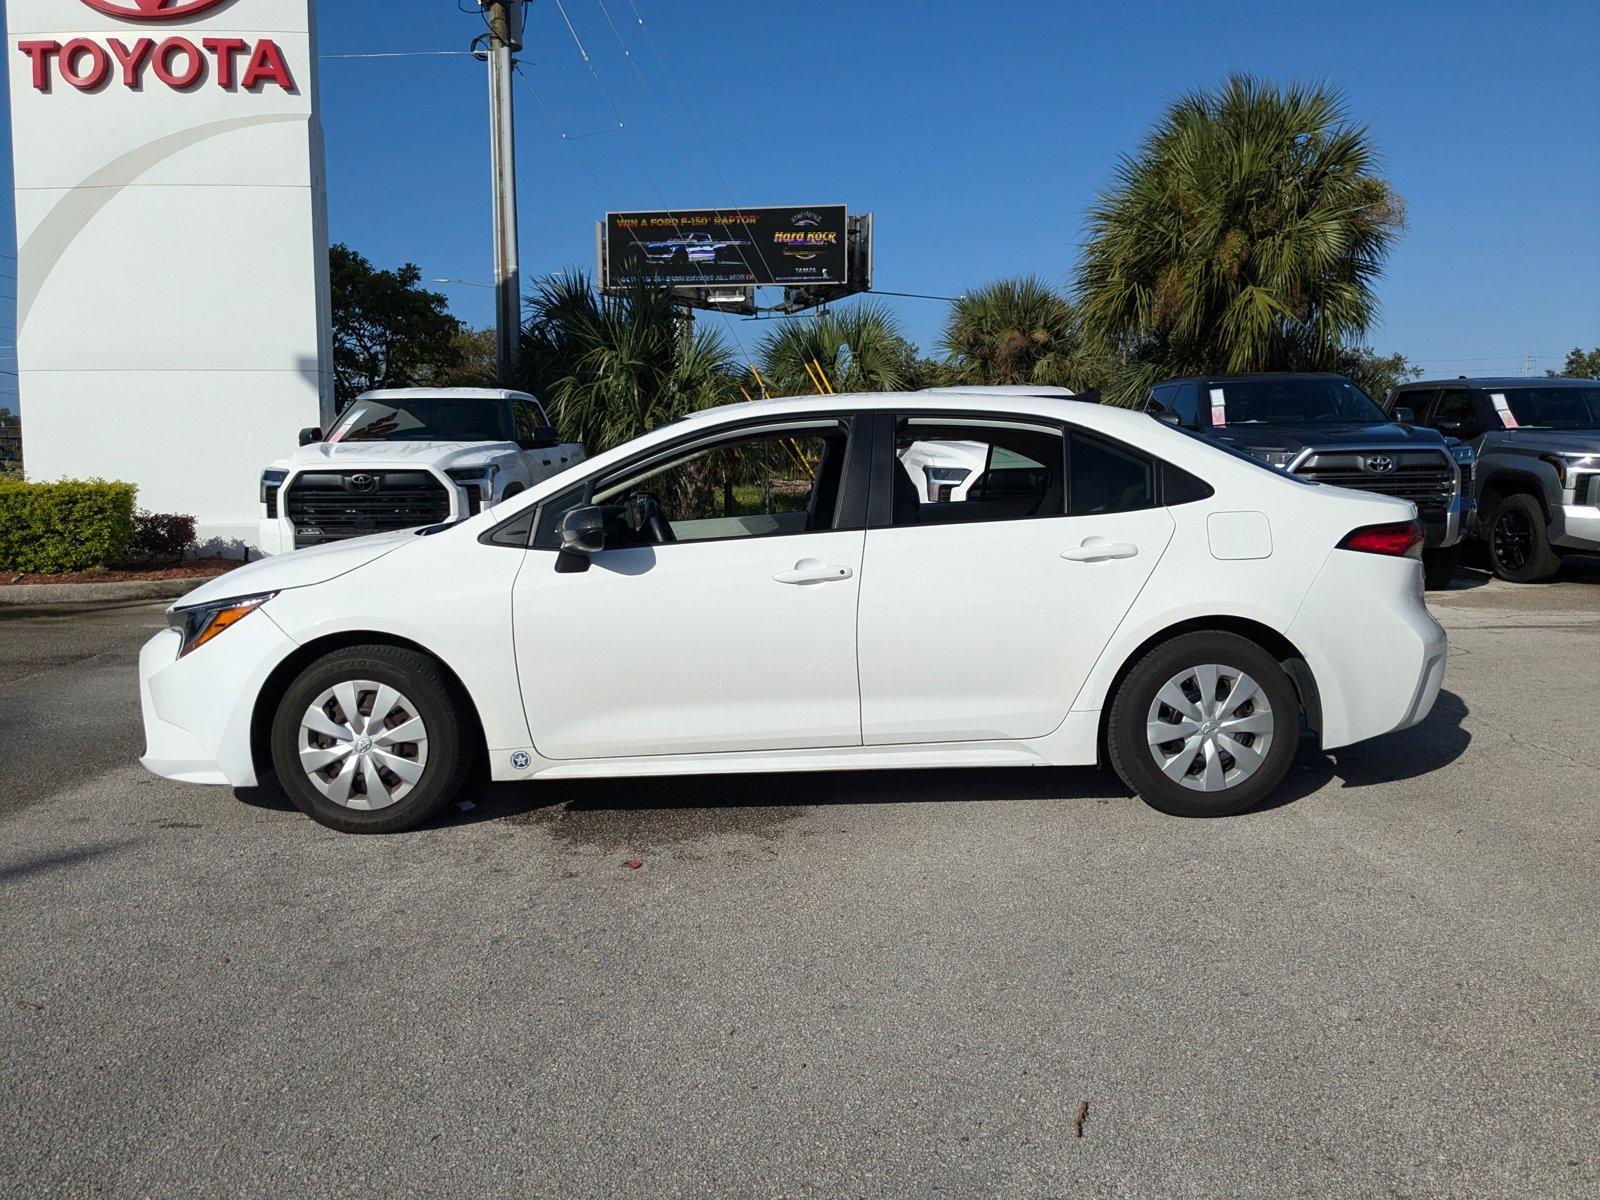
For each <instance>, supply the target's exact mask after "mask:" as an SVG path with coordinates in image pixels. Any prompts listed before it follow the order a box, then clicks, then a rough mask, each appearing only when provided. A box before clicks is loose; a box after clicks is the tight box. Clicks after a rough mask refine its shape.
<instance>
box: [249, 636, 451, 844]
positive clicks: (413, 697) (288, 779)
mask: <svg viewBox="0 0 1600 1200" xmlns="http://www.w3.org/2000/svg"><path fill="white" fill-rule="evenodd" d="M354 680H370V681H372V682H374V683H378V684H385V685H387V686H389V687H391V688H393V689H395V691H396V692H398V693H400V694H401V696H403V697H404V698H405V699H406V700H408V701H409V702H410V703H411V705H413V706H414V708H415V710H416V711H415V713H414V714H413V715H414V716H416V717H418V718H420V719H421V721H422V723H423V725H424V726H425V728H426V733H427V758H426V761H425V762H424V763H423V766H422V772H421V775H420V777H419V778H418V779H417V780H416V781H415V782H414V783H412V784H411V785H410V788H409V790H408V791H406V792H405V793H404V795H402V796H400V798H399V799H398V800H396V801H395V802H394V803H393V804H391V805H389V806H388V807H384V808H380V809H376V810H373V811H363V810H360V809H355V808H349V807H346V806H345V805H342V804H339V803H337V802H335V801H334V800H332V799H330V798H329V797H327V796H325V795H323V794H322V792H321V791H320V790H319V789H318V787H317V786H316V785H315V784H313V782H312V780H311V778H310V777H309V776H308V774H307V773H306V771H305V769H304V768H303V767H302V765H301V762H300V744H299V743H300V738H301V736H302V731H301V726H300V722H301V719H302V717H303V715H304V714H306V713H307V712H308V710H309V709H310V708H311V706H312V705H313V703H314V702H315V701H316V700H317V698H318V697H319V696H321V695H323V693H325V692H327V691H328V690H329V689H331V688H333V687H335V686H336V685H338V684H341V683H344V682H347V681H354ZM363 703H366V701H365V699H364V700H363ZM464 711H465V702H464V701H463V700H462V699H461V698H459V697H458V696H457V695H456V689H455V687H454V686H453V685H452V683H451V681H450V679H449V678H448V677H447V676H446V675H445V673H444V671H443V670H442V669H441V668H440V666H439V664H438V663H437V662H436V661H435V660H433V659H431V658H429V657H428V656H427V655H425V654H419V653H417V652H416V651H414V650H405V649H401V648H400V647H398V646H381V645H380V646H352V647H350V648H348V649H345V650H336V651H334V652H333V653H331V654H329V655H327V656H325V657H323V658H319V659H318V660H317V661H316V662H314V663H312V664H311V665H310V666H308V667H307V668H306V669H305V670H304V671H302V672H301V673H300V675H299V677H298V678H296V679H295V681H294V682H293V683H291V684H290V685H289V689H288V691H286V692H285V693H284V696H283V699H282V700H281V701H280V702H279V704H278V711H277V714H276V715H275V716H274V718H273V722H272V764H273V768H274V769H275V770H276V772H277V775H278V781H279V783H280V784H282V786H283V790H284V791H285V792H286V793H287V794H288V796H289V799H291V800H292V801H294V804H295V807H296V808H298V809H299V810H300V811H301V812H303V813H305V814H306V816H308V817H310V818H311V819H312V820H314V821H317V822H319V823H320V824H323V825H326V826H328V827H329V828H330V829H337V830H339V831H340V832H341V833H398V832H400V831H401V830H405V829H411V828H413V827H415V826H416V825H419V824H421V823H422V822H423V821H425V820H427V819H428V818H429V817H430V816H432V815H433V814H434V813H435V812H437V811H438V810H439V809H440V808H442V807H443V806H444V805H445V804H447V803H449V802H450V801H451V800H453V799H455V798H456V797H457V796H458V795H459V794H460V792H461V790H462V788H463V787H464V786H465V784H466V783H467V781H468V779H469V778H470V776H471V768H472V761H471V760H472V753H471V750H472V747H473V746H474V745H476V741H475V735H474V726H473V724H472V723H471V722H470V721H469V720H467V719H465V718H464V716H463V713H464ZM391 782H395V783H396V785H397V786H396V791H398V790H399V787H398V782H399V781H398V780H394V779H391ZM356 786H358V787H361V786H364V785H363V784H362V783H361V782H360V781H358V782H357V784H356Z"/></svg>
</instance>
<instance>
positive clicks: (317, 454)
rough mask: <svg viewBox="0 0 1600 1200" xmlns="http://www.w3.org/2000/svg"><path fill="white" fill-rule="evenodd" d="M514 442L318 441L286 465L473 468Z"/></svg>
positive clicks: (304, 467)
mask: <svg viewBox="0 0 1600 1200" xmlns="http://www.w3.org/2000/svg"><path fill="white" fill-rule="evenodd" d="M516 452H517V447H516V444H515V443H514V442H338V443H334V442H317V443H316V444H315V445H311V446H302V447H300V449H299V450H298V451H296V452H295V453H294V454H293V455H292V456H291V457H289V458H288V459H285V460H284V463H283V465H284V466H287V467H288V468H290V469H291V470H294V471H309V470H319V469H327V468H329V467H336V468H338V469H340V470H344V469H347V468H350V467H382V466H391V465H393V466H424V465H426V466H433V467H438V468H440V469H441V470H443V469H445V468H448V467H473V466H478V465H480V464H483V463H488V462H492V461H493V460H494V459H495V458H497V457H499V456H500V455H502V454H515V453H516Z"/></svg>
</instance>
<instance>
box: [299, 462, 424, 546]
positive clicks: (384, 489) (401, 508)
mask: <svg viewBox="0 0 1600 1200" xmlns="http://www.w3.org/2000/svg"><path fill="white" fill-rule="evenodd" d="M368 480H371V481H372V482H371V483H368V482H367V481H368ZM284 511H285V513H286V514H287V515H288V517H289V520H290V521H291V522H292V523H293V524H294V529H295V544H296V545H298V546H316V545H320V544H322V543H323V542H338V541H343V540H344V539H345V538H353V537H361V536H363V535H364V534H368V533H384V532H386V531H388V530H391V529H411V528H414V527H415V526H418V525H436V524H438V523H439V522H440V521H445V520H448V519H449V517H450V493H449V492H448V491H446V490H445V488H444V485H443V484H441V483H440V482H439V481H438V480H437V479H435V478H434V477H433V476H432V475H430V474H428V473H427V472H426V471H310V472H307V473H306V474H304V475H301V476H299V477H297V478H296V479H295V481H294V482H293V483H292V484H290V485H289V491H288V498H287V500H286V501H285V507H284Z"/></svg>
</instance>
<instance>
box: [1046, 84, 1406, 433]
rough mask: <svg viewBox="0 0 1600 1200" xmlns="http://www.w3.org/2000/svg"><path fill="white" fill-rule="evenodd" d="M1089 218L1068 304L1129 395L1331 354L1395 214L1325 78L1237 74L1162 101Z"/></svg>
mask: <svg viewBox="0 0 1600 1200" xmlns="http://www.w3.org/2000/svg"><path fill="white" fill-rule="evenodd" d="M1089 225H1090V237H1089V241H1088V244H1087V246H1086V247H1085V251H1084V254H1083V256H1082V259H1081V261H1080V264H1079V268H1078V273H1077V297H1078V305H1079V311H1080V313H1081V315H1082V317H1083V321H1084V324H1085V327H1086V329H1087V330H1088V331H1089V333H1090V335H1091V336H1093V337H1096V338H1099V339H1102V340H1103V341H1105V342H1107V343H1109V344H1111V345H1114V346H1115V347H1116V348H1117V352H1118V354H1119V355H1120V356H1122V357H1123V358H1124V359H1125V360H1126V362H1127V364H1128V365H1127V369H1125V370H1123V371H1122V372H1121V373H1120V374H1119V376H1118V378H1117V381H1116V383H1115V385H1114V398H1115V399H1118V400H1120V401H1123V402H1132V401H1134V400H1136V399H1137V398H1138V397H1139V396H1140V395H1142V394H1143V392H1144V389H1145V388H1147V387H1148V386H1149V384H1150V383H1152V382H1154V381H1155V380H1156V379H1157V378H1159V377H1162V376H1167V375H1180V374H1187V373H1190V372H1202V371H1272V370H1315V369H1332V368H1334V367H1336V366H1337V364H1338V362H1339V360H1340V356H1341V355H1342V354H1344V353H1346V351H1347V348H1348V347H1350V346H1352V345H1355V344H1357V342H1358V339H1359V338H1360V337H1361V335H1362V334H1363V333H1364V332H1365V331H1366V329H1367V328H1368V326H1369V325H1370V324H1371V323H1372V320H1373V318H1374V316H1375V314H1376V311H1377V300H1376V298H1375V296H1374V294H1373V285H1374V284H1375V282H1376V280H1377V278H1378V276H1379V273H1380V270H1381V268H1382V265H1383V261H1384V259H1385V257H1386V255H1387V253H1388V250H1389V247H1390V245H1391V244H1392V242H1393V240H1394V238H1395V237H1396V236H1397V235H1398V234H1399V232H1400V231H1401V230H1402V229H1403V228H1404V225H1405V214H1404V206H1403V204H1402V202H1401V200H1400V198H1399V197H1398V196H1397V195H1396V194H1395V193H1394V191H1393V190H1392V189H1391V188H1390V187H1389V185H1388V184H1387V183H1386V182H1385V181H1384V180H1383V179H1382V178H1381V177H1379V175H1378V174H1377V157H1376V153H1375V151H1374V147H1373V143H1372V139H1371V137H1370V136H1369V135H1368V132H1367V130H1366V128H1365V127H1363V126H1360V125H1356V124H1353V123H1352V122H1351V121H1350V119H1349V117H1348V115H1347V112H1346V110H1345V107H1344V103H1343V101H1342V99H1341V97H1340V96H1339V95H1338V93H1336V92H1333V91H1330V90H1328V89H1326V88H1322V87H1302V86H1297V85H1291V86H1289V87H1287V88H1281V89H1280V88H1278V87H1276V86H1274V85H1272V84H1270V83H1265V82H1263V81H1260V80H1256V79H1252V78H1250V77H1248V76H1242V75H1240V76H1234V77H1232V78H1230V79H1229V80H1228V81H1227V83H1225V84H1224V85H1223V87H1222V88H1221V89H1220V90H1219V91H1216V92H1203V91H1202V92H1194V93H1192V94H1190V95H1187V96H1184V97H1183V98H1181V99H1180V100H1179V101H1178V102H1177V103H1176V104H1174V105H1173V106H1172V108H1171V109H1170V110H1169V111H1168V112H1167V114H1166V115H1165V116H1164V117H1163V118H1162V119H1161V121H1160V122H1159V124H1158V125H1157V126H1156V128H1155V130H1154V132H1153V133H1152V134H1151V135H1150V136H1149V137H1148V138H1147V139H1146V141H1145V142H1144V144H1143V146H1142V147H1141V148H1140V150H1139V152H1138V154H1137V155H1135V156H1134V157H1132V158H1130V159H1127V160H1125V161H1124V162H1123V163H1122V165H1121V166H1120V167H1119V168H1118V171H1117V180H1116V183H1115V185H1114V186H1113V187H1112V188H1111V190H1109V191H1108V192H1106V193H1105V194H1103V195H1102V196H1101V197H1100V199H1099V200H1098V201H1097V202H1096V204H1095V206H1094V207H1093V208H1092V209H1091V211H1090V215H1089Z"/></svg>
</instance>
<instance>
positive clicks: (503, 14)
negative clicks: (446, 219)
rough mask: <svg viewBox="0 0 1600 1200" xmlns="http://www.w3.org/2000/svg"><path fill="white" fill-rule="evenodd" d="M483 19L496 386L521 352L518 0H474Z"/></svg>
mask: <svg viewBox="0 0 1600 1200" xmlns="http://www.w3.org/2000/svg"><path fill="white" fill-rule="evenodd" d="M479 3H480V4H481V5H482V7H483V10H484V15H485V17H486V18H487V19H488V22H489V36H488V46H487V57H488V60H489V138H490V159H491V165H492V169H493V172H494V291H495V305H494V310H495V316H494V324H495V339H496V347H497V353H496V356H495V361H496V368H497V373H498V375H499V377H500V385H501V386H502V387H510V386H511V385H512V384H513V383H515V382H516V379H517V367H518V365H519V364H520V361H521V358H522V278H521V264H520V262H519V254H518V246H517V149H516V107H515V105H514V104H513V103H512V98H511V82H512V80H511V72H512V70H513V63H512V58H511V56H512V55H513V54H514V53H515V52H516V51H518V50H521V49H522V5H523V0H479Z"/></svg>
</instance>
